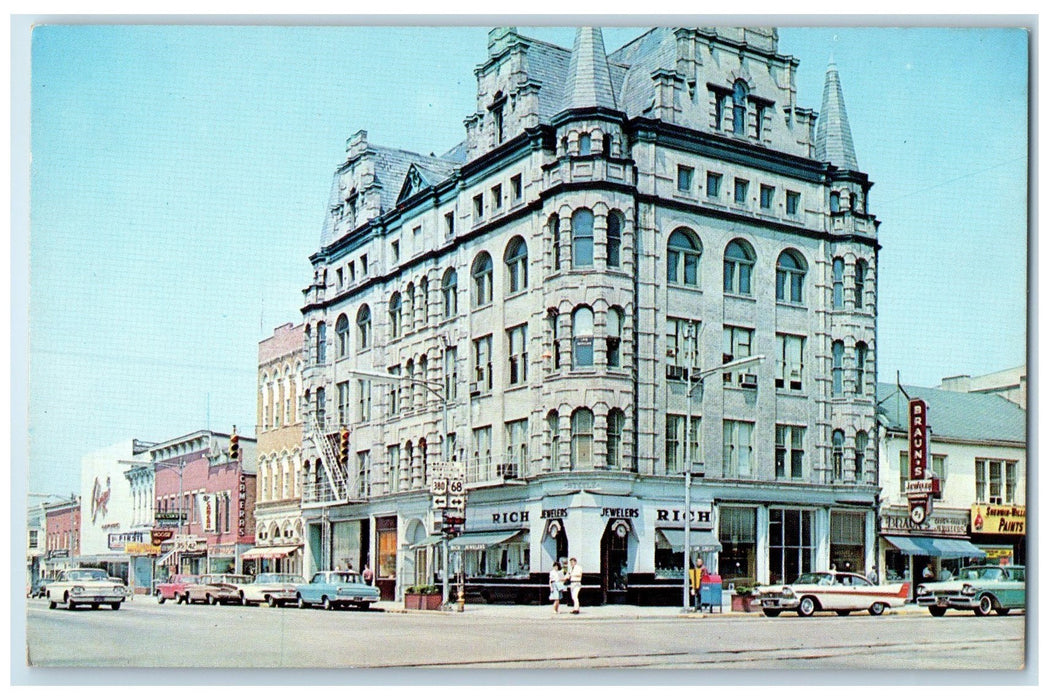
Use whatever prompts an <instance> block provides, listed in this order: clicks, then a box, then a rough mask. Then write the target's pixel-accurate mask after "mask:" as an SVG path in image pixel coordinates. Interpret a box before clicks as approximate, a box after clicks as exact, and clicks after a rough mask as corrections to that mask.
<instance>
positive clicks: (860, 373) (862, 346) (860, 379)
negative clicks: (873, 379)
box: [856, 340, 867, 394]
mask: <svg viewBox="0 0 1049 700" xmlns="http://www.w3.org/2000/svg"><path fill="white" fill-rule="evenodd" d="M866 369H867V344H866V343H864V342H863V341H862V340H861V341H860V342H858V343H856V393H857V394H863V389H864V382H865V381H866V378H867V375H866Z"/></svg>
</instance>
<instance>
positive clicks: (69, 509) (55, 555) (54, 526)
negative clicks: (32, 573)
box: [42, 496, 80, 578]
mask: <svg viewBox="0 0 1049 700" xmlns="http://www.w3.org/2000/svg"><path fill="white" fill-rule="evenodd" d="M43 508H44V541H45V543H46V544H45V547H44V549H45V553H44V559H43V564H42V566H43V570H44V578H54V577H55V575H56V574H57V573H58V572H59V571H63V570H65V569H73V568H76V566H77V563H78V561H77V558H78V557H79V556H80V496H70V497H69V498H68V499H64V500H61V501H52V502H50V503H45V504H43Z"/></svg>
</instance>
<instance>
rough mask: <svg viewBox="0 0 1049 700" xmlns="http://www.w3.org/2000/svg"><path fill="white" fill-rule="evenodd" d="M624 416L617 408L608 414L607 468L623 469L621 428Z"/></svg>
mask: <svg viewBox="0 0 1049 700" xmlns="http://www.w3.org/2000/svg"><path fill="white" fill-rule="evenodd" d="M624 426H626V416H625V415H624V414H623V412H622V411H621V410H620V409H618V408H613V409H612V410H611V411H609V412H608V433H607V436H608V466H609V467H614V468H618V469H622V468H623V428H624Z"/></svg>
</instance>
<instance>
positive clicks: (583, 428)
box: [572, 408, 594, 469]
mask: <svg viewBox="0 0 1049 700" xmlns="http://www.w3.org/2000/svg"><path fill="white" fill-rule="evenodd" d="M593 466H594V414H593V412H592V411H591V410H590V409H589V408H577V409H576V410H575V411H573V412H572V469H592V468H593Z"/></svg>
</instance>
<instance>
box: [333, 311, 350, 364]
mask: <svg viewBox="0 0 1049 700" xmlns="http://www.w3.org/2000/svg"><path fill="white" fill-rule="evenodd" d="M335 352H336V354H337V355H338V357H346V356H347V355H348V354H350V320H349V319H348V318H346V314H339V318H338V319H337V320H336V321H335Z"/></svg>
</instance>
